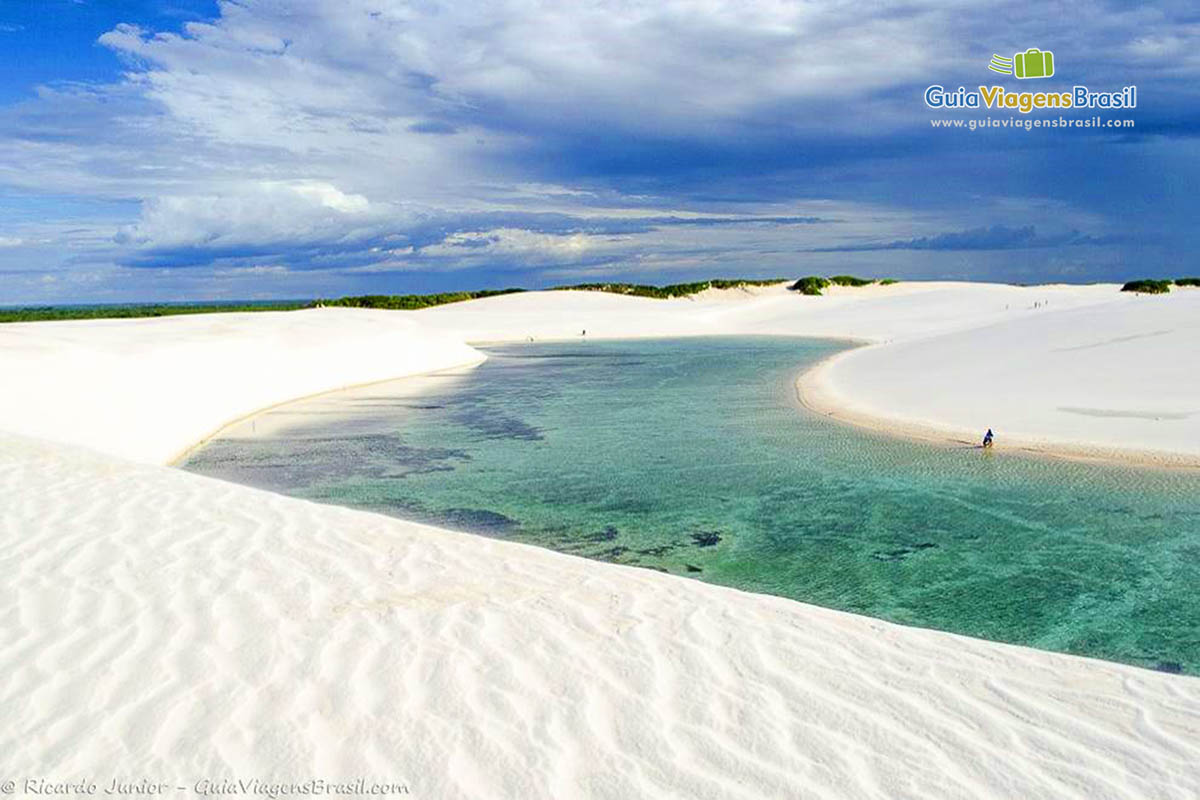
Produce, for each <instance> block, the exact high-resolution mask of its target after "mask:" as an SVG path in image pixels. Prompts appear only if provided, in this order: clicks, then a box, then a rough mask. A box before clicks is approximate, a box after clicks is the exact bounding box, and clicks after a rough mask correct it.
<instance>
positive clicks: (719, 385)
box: [184, 338, 1200, 674]
mask: <svg viewBox="0 0 1200 800" xmlns="http://www.w3.org/2000/svg"><path fill="white" fill-rule="evenodd" d="M841 347H842V346H841V345H838V344H833V343H830V342H823V341H813V340H803V339H773V338H737V339H733V338H715V339H690V340H670V341H633V342H631V341H623V342H580V343H574V344H561V343H560V344H530V345H521V346H505V347H492V348H487V352H488V354H489V356H490V360H489V361H487V362H486V363H485V364H483V365H481V366H480V367H478V368H475V369H472V370H467V371H463V372H460V373H454V374H442V375H436V376H429V377H423V378H414V379H407V380H403V381H396V382H393V383H390V384H384V385H378V386H373V387H369V388H367V389H363V390H357V391H352V392H344V393H340V394H337V395H329V396H326V397H322V398H316V399H313V400H308V401H303V402H299V403H294V404H291V405H289V406H286V407H284V408H282V409H278V410H276V411H273V412H270V413H268V414H265V415H261V416H259V417H258V418H256V419H255V420H254V422H252V423H246V424H243V425H242V426H239V427H238V428H237V429H234V430H231V431H229V432H228V433H227V435H225V436H224V437H222V438H220V439H217V440H215V441H213V442H212V443H210V444H209V445H207V446H206V447H205V448H203V449H202V450H200V451H198V452H196V453H195V454H193V455H192V457H191V458H190V459H189V460H188V461H187V463H186V464H185V465H184V467H185V468H186V469H188V470H190V471H193V472H198V473H202V474H206V475H212V476H215V477H220V478H225V479H228V480H232V481H236V482H239V483H245V484H249V485H252V486H258V487H262V488H268V489H272V490H275V491H280V492H284V493H287V494H292V495H297V496H301V497H306V498H310V499H315V500H320V501H324V502H330V503H336V504H339V505H347V506H355V507H361V508H368V509H372V510H376V511H383V512H385V513H389V514H394V515H396V516H399V517H405V518H409V519H417V520H421V521H427V522H432V523H437V524H442V525H447V526H452V527H455V528H458V529H465V530H470V531H475V532H478V533H482V534H486V535H489V536H496V537H501V538H506V539H513V540H518V541H522V542H528V543H533V544H538V545H543V546H546V547H550V548H553V549H555V550H561V551H564V552H570V553H576V554H579V555H584V556H588V557H591V558H597V559H602V560H606V561H615V562H619V563H623V564H636V565H640V566H644V567H651V568H655V569H662V570H666V571H669V572H673V573H677V574H681V575H690V576H693V577H696V578H699V579H701V580H706V581H711V582H714V583H721V584H727V585H730V586H736V587H739V588H742V589H749V590H752V591H757V592H768V593H771V594H777V595H783V596H786V597H791V598H795V599H797V600H804V601H807V602H811V603H817V604H820V605H823V606H829V607H832V608H838V609H844V610H847V611H854V612H858V613H862V614H869V615H871V616H875V617H880V618H883V619H888V620H893V621H896V622H901V623H907V624H913V625H920V626H924V627H932V628H939V629H943V630H948V631H954V632H957V633H963V634H968V635H972V636H979V637H983V638H986V639H993V640H998V641H1006V642H1016V643H1021V644H1027V645H1032V646H1035V647H1040V648H1044V649H1049V650H1059V651H1064V652H1070V653H1080V654H1086V655H1091V656H1097V657H1100V658H1107V659H1111V660H1115V661H1123V662H1127V663H1132V664H1138V665H1142V666H1148V667H1153V668H1158V669H1165V670H1171V671H1179V670H1181V671H1184V672H1188V673H1192V674H1200V592H1198V590H1200V476H1198V475H1196V474H1194V473H1186V472H1168V471H1153V470H1133V469H1124V468H1117V467H1111V466H1101V465H1090V464H1081V463H1074V462H1068V461H1060V460H1049V459H1032V458H1023V457H1018V456H1014V455H1011V454H1005V453H1002V452H1000V453H987V452H984V451H981V450H978V449H974V448H966V447H964V448H958V449H955V448H945V447H937V446H932V445H928V446H926V445H921V444H914V443H911V442H904V441H896V440H891V439H888V438H884V437H879V436H874V435H871V434H868V433H864V432H861V431H858V430H854V429H849V428H846V427H844V426H841V425H838V424H835V423H831V422H830V421H828V420H825V419H823V418H821V417H820V416H817V415H814V414H811V413H809V412H807V411H804V410H802V409H799V408H798V407H797V405H796V403H795V399H794V390H793V381H794V379H795V377H796V376H797V375H798V374H799V373H800V372H801V371H803V370H804V369H805V368H806V367H807V366H808V365H810V364H812V363H814V362H815V361H817V360H820V359H821V358H824V357H825V356H827V355H829V354H830V353H832V352H835V351H837V350H838V349H840V348H841ZM1002 424H1003V421H1002V420H980V428H981V429H983V428H985V427H986V426H987V425H995V426H997V427H1001V426H1002ZM1001 429H1002V428H1001ZM999 444H1000V447H1001V448H1002V447H1003V441H1002V440H1001V441H1000V442H999Z"/></svg>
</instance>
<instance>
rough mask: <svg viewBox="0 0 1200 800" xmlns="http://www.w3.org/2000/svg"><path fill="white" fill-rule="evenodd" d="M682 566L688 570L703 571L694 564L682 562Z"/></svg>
mask: <svg viewBox="0 0 1200 800" xmlns="http://www.w3.org/2000/svg"><path fill="white" fill-rule="evenodd" d="M683 567H684V569H686V570H687V571H688V572H704V570H703V569H701V568H700V567H697V566H696V565H695V564H684V565H683Z"/></svg>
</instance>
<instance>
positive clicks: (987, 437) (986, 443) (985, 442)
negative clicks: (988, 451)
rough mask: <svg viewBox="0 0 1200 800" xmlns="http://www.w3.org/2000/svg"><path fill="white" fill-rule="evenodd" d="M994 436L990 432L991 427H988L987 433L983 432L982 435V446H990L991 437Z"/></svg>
mask: <svg viewBox="0 0 1200 800" xmlns="http://www.w3.org/2000/svg"><path fill="white" fill-rule="evenodd" d="M994 438H995V436H994V435H993V434H992V429H991V428H988V429H987V433H985V434H984V435H983V446H984V447H991V446H992V439H994Z"/></svg>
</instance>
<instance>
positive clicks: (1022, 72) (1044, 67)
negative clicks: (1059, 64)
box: [988, 47, 1054, 79]
mask: <svg viewBox="0 0 1200 800" xmlns="http://www.w3.org/2000/svg"><path fill="white" fill-rule="evenodd" d="M988 69H990V70H991V71H992V72H999V73H1000V74H1001V75H1012V76H1014V77H1017V78H1021V79H1025V78H1049V77H1050V76H1052V75H1053V74H1054V53H1051V52H1050V51H1049V50H1038V49H1037V48H1036V47H1031V48H1029V49H1028V50H1026V51H1025V52H1024V53H1017V54H1015V55H1014V56H1013V57H1012V58H1006V57H1005V56H998V55H996V54H995V53H993V54H992V60H991V61H990V62H988Z"/></svg>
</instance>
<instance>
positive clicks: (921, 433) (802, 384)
mask: <svg viewBox="0 0 1200 800" xmlns="http://www.w3.org/2000/svg"><path fill="white" fill-rule="evenodd" d="M861 346H870V345H868V344H862V345H861ZM851 352H854V351H853V350H848V351H845V352H842V353H835V354H834V355H832V356H830V357H829V358H827V359H825V360H823V361H822V362H821V363H819V364H817V365H816V366H814V367H812V368H811V369H809V370H806V371H805V372H803V373H801V374H800V375H799V376H798V377H797V378H796V382H795V389H796V400H797V402H798V403H799V405H800V406H801V407H802V408H805V409H807V410H809V411H811V412H813V413H814V414H820V415H821V416H823V417H825V418H827V419H829V420H831V421H833V422H837V423H841V424H845V425H850V426H853V427H855V428H860V429H863V430H868V431H871V432H873V433H877V434H881V435H884V436H892V437H896V438H903V439H908V440H910V441H919V442H926V443H930V444H936V445H942V446H946V447H960V448H969V449H980V438H981V437H980V436H979V433H980V432H979V431H978V430H974V429H973V430H968V429H966V428H958V429H954V428H949V427H947V426H944V425H937V424H934V423H922V422H920V421H916V420H910V419H903V418H897V417H889V416H886V415H884V414H879V413H871V412H869V411H864V410H860V409H857V408H856V407H855V405H854V401H853V399H851V398H849V397H847V396H846V395H845V394H841V393H839V392H837V391H836V390H835V389H834V388H833V387H832V385H831V382H830V380H829V372H830V371H831V369H832V368H833V367H834V366H835V364H836V363H837V361H838V359H841V358H843V357H845V356H847V355H849V354H850V353H851ZM1004 453H1012V454H1016V455H1023V456H1032V457H1037V458H1058V459H1065V460H1068V461H1085V462H1098V463H1104V464H1111V465H1123V466H1130V467H1137V468H1139V469H1167V470H1178V469H1182V470H1200V458H1198V457H1196V456H1193V455H1190V454H1185V453H1173V452H1170V451H1166V450H1140V449H1137V448H1131V447H1108V448H1106V447H1100V446H1097V445H1088V444H1084V443H1080V442H1070V441H1047V440H1039V439H1032V438H1028V437H1023V436H1021V435H1019V434H1018V435H1008V434H1006V435H1005V436H1004V442H1003V446H998V447H996V448H995V449H994V451H993V453H992V455H1001V454H1004Z"/></svg>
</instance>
